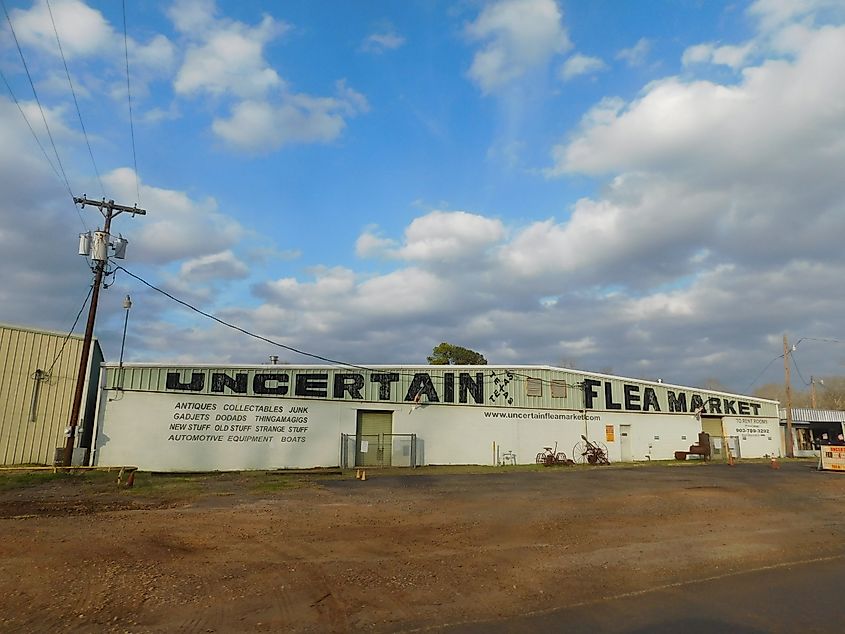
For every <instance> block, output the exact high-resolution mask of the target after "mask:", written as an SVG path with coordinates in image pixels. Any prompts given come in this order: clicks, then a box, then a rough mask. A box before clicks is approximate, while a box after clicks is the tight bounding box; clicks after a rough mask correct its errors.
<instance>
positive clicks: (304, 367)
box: [103, 361, 780, 406]
mask: <svg viewBox="0 0 845 634" xmlns="http://www.w3.org/2000/svg"><path fill="white" fill-rule="evenodd" d="M103 365H104V366H105V367H117V366H118V363H115V362H114V361H112V362H109V363H104V364H103ZM123 368H124V370H126V369H130V368H159V369H162V368H169V369H180V368H181V369H187V368H196V369H198V370H209V369H219V370H235V369H242V370H256V369H260V368H265V369H266V368H276V369H277V370H279V371H285V370H289V371H306V372H307V371H313V370H346V371H355V370H359V371H369V370H373V371H382V370H408V371H411V372H414V371H425V370H442V371H454V370H459V371H465V372H466V371H471V370H472V371H483V370H496V371H502V372H506V371H515V372H517V373H519V372H521V371H532V370H533V371H549V372H563V373H568V374H573V375H579V376H582V377H589V378H599V379H607V380H611V381H625V382H631V383H638V384H640V385H646V386H654V387H656V388H660V389H670V390H686V391H690V392H700V393H706V394H708V395H716V396H720V397H734V398H735V397H737V396H741V397H743V398H744V399H746V400H748V401H754V402H758V403H773V404H775V405H777V406H779V405H780V403H779V402H778V401H776V400H773V399H767V398H761V397H759V396H749V395H746V394H738V393H734V392H722V391H719V390H710V389H707V388H703V387H696V386H689V385H678V384H674V383H665V382H664V381H662V380H656V381H650V380H648V379H637V378H633V377H625V376H619V375H613V374H604V373H602V372H590V371H587V370H575V369H572V368H559V367H556V366H550V365H520V364H510V365H508V364H490V365H454V366H450V365H428V364H352V363H349V364H336V365H330V364H293V363H284V364H276V365H273V364H267V363H262V364H254V363H244V364H235V363H190V362H187V363H178V362H177V363H172V362H164V363H123Z"/></svg>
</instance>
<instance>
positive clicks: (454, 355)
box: [427, 341, 487, 365]
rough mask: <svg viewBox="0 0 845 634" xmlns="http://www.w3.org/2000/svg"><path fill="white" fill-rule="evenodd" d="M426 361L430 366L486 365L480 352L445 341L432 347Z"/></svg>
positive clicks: (485, 360)
mask: <svg viewBox="0 0 845 634" xmlns="http://www.w3.org/2000/svg"><path fill="white" fill-rule="evenodd" d="M427 359H428V362H429V363H430V364H431V365H487V359H485V358H484V355H483V354H481V353H480V352H476V351H475V350H470V349H469V348H464V347H463V346H456V345H455V344H453V343H446V342H445V341H444V342H443V343H441V344H439V345H436V346H434V349H433V350H432V351H431V356H429V357H427Z"/></svg>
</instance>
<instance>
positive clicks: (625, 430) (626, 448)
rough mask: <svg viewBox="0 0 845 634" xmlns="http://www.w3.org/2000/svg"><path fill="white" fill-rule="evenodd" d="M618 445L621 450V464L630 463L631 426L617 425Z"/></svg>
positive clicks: (631, 456)
mask: <svg viewBox="0 0 845 634" xmlns="http://www.w3.org/2000/svg"><path fill="white" fill-rule="evenodd" d="M619 445H620V447H621V448H622V456H621V458H622V462H631V461H633V459H634V457H633V454H632V453H631V426H630V425H619Z"/></svg>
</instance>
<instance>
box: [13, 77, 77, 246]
mask: <svg viewBox="0 0 845 634" xmlns="http://www.w3.org/2000/svg"><path fill="white" fill-rule="evenodd" d="M0 78H2V79H3V83H4V84H6V89H7V90H8V91H9V95H10V96H11V97H12V101H14V102H15V105H16V106H17V107H18V112H20V113H21V117H23V120H24V123H26V127H27V128H29V131H30V132H31V133H32V138H33V139H35V142H36V143H37V144H38V147H39V148H40V149H41V153H42V154H43V155H44V159H45V160H46V161H47V164H48V165H49V166H50V169H52V170H53V173H54V174H55V175H56V178H57V179H59V181H61V180H62V175H61V174H59V170H57V169H56V166H55V165H53V161H51V160H50V156H49V155H48V154H47V150H45V149H44V146H43V145H42V144H41V139H39V138H38V135H37V134H35V130H34V129H33V128H32V124H31V123H30V122H29V117H27V116H26V113H25V112H24V111H23V108H22V107H21V104H20V102H19V101H18V98H17V97H16V96H15V91H14V90H12V86H11V85H9V82H8V80H7V79H6V75H4V74H3V70H2V69H0ZM73 207H74V209H76V215H77V216H79V221H80V222H81V223H82V226H83V227H84V228H85V231H90V230H91V229H90V227H89V226H88V223H86V222H85V218H83V217H82V212H81V211H80V210H79V207H77V206H76V205H74V206H73Z"/></svg>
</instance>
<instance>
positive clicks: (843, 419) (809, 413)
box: [781, 407, 845, 423]
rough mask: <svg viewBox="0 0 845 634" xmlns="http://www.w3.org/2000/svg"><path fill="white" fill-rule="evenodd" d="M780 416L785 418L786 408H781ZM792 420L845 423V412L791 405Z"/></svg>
mask: <svg viewBox="0 0 845 634" xmlns="http://www.w3.org/2000/svg"><path fill="white" fill-rule="evenodd" d="M781 418H782V419H783V418H786V410H785V409H783V410H781ZM792 420H793V422H798V423H845V412H843V411H842V410H837V409H809V408H806V407H793V408H792Z"/></svg>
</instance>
